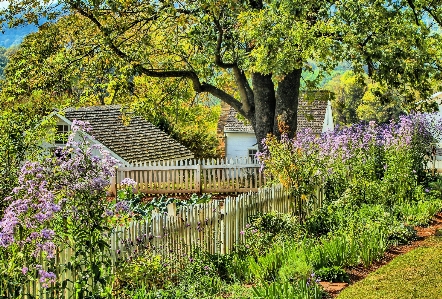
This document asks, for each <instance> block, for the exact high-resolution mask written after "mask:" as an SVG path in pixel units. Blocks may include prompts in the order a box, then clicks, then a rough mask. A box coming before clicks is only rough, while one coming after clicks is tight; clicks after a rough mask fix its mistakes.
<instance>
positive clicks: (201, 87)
mask: <svg viewBox="0 0 442 299" xmlns="http://www.w3.org/2000/svg"><path fill="white" fill-rule="evenodd" d="M70 5H71V7H72V8H73V9H75V10H76V11H78V13H80V14H81V15H83V16H84V17H86V18H88V19H89V20H90V21H91V22H92V23H94V24H95V25H96V26H97V28H98V29H99V30H100V32H101V33H102V34H103V35H104V37H105V42H106V44H107V45H108V46H109V47H110V49H111V50H112V51H113V52H114V53H115V55H117V56H118V57H120V58H121V59H123V60H124V61H126V62H127V63H130V64H131V65H132V66H133V69H134V70H135V71H136V72H138V73H140V74H144V75H146V76H149V77H156V78H187V79H190V80H191V81H192V85H193V89H194V90H195V92H197V93H199V92H208V93H210V94H212V95H213V96H215V97H217V98H219V99H220V100H222V101H224V102H226V103H227V104H229V105H230V106H232V107H233V108H234V109H235V110H237V111H238V112H239V113H240V114H242V115H245V114H246V113H245V111H244V110H243V109H242V104H241V102H239V101H237V100H236V99H235V98H234V97H233V96H231V95H229V94H228V93H226V92H225V91H223V90H221V89H220V88H218V87H216V86H214V85H211V84H208V83H205V82H202V83H201V82H200V80H199V77H198V75H197V74H196V72H194V71H190V70H174V71H168V70H167V71H166V70H155V69H148V68H145V67H144V66H143V65H142V64H140V63H139V62H135V61H134V60H133V59H131V58H130V57H129V55H127V54H126V53H124V52H123V51H122V50H121V49H120V48H118V47H117V46H116V45H115V44H114V43H113V42H112V39H111V38H110V33H109V31H108V30H107V29H106V28H104V27H103V25H102V24H101V23H100V21H99V20H98V19H97V18H96V17H95V16H94V15H93V14H92V13H90V12H88V11H86V10H84V9H83V8H82V7H80V6H79V5H78V3H77V2H70Z"/></svg>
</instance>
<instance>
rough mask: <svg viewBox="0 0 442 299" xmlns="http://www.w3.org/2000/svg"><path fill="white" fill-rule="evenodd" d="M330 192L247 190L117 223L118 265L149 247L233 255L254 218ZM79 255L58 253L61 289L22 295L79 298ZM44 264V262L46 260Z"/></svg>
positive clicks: (317, 201) (294, 209)
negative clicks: (303, 194) (74, 265)
mask: <svg viewBox="0 0 442 299" xmlns="http://www.w3.org/2000/svg"><path fill="white" fill-rule="evenodd" d="M323 199H324V193H323V190H322V189H319V188H318V190H317V191H316V193H315V194H314V195H313V196H312V198H311V199H310V200H309V201H301V200H299V201H296V200H295V199H294V198H293V197H292V196H291V194H290V192H289V191H288V190H287V189H285V188H283V187H282V186H281V185H275V186H272V187H268V188H263V189H259V191H258V192H248V193H243V194H241V195H239V196H237V197H227V198H226V199H224V200H223V201H221V200H212V201H210V202H208V203H205V204H198V205H193V206H187V207H181V209H180V210H178V211H177V210H176V205H174V204H172V205H169V206H168V213H167V214H160V213H155V214H154V215H153V216H152V218H151V219H150V220H141V221H133V222H131V223H130V224H129V225H128V226H122V227H116V228H115V229H114V231H113V232H112V233H111V242H110V247H111V250H110V252H111V258H112V261H113V264H114V266H116V265H118V263H117V262H118V260H119V259H124V258H127V257H128V256H130V255H132V254H134V253H137V254H140V253H142V252H143V251H148V252H150V253H153V254H156V255H161V256H163V257H164V258H166V260H169V261H173V262H174V263H176V265H179V263H180V261H181V260H182V259H186V258H189V257H190V256H191V254H192V252H193V250H194V249H196V248H198V249H200V250H203V251H207V252H210V253H219V254H227V253H230V252H232V250H234V248H235V246H236V245H238V244H240V243H241V242H242V241H244V238H245V234H246V232H245V231H246V227H247V224H248V223H249V219H250V216H252V215H256V214H260V213H266V212H271V211H276V212H279V213H289V214H292V215H298V216H302V215H299V212H300V211H301V210H302V211H303V213H307V214H309V213H310V212H311V211H312V210H315V209H317V208H318V207H320V206H321V205H322V201H323ZM74 255H75V252H74V251H73V250H72V249H66V250H63V251H61V252H58V253H57V254H56V258H55V264H56V265H57V266H56V269H55V274H56V275H57V280H58V282H59V283H61V282H62V281H69V282H68V283H67V285H66V287H65V288H64V289H63V290H62V291H61V292H60V291H56V292H55V291H53V292H51V293H49V292H47V291H46V290H45V289H42V288H41V286H40V284H39V283H38V282H36V281H33V282H31V283H28V284H26V285H24V286H23V287H22V290H23V293H24V294H26V295H24V296H22V297H21V298H26V299H28V298H29V299H30V298H41V299H49V298H59V299H68V298H74V297H73V294H74V284H73V282H75V281H76V277H77V273H75V272H73V271H70V270H68V269H67V268H66V267H65V265H66V264H67V263H68V262H70V261H71V258H72V257H73V256H74ZM43 265H44V262H43Z"/></svg>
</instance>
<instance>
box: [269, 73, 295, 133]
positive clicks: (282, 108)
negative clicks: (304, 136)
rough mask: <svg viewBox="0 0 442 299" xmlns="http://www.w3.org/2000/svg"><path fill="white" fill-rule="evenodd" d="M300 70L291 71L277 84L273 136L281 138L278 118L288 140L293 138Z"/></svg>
mask: <svg viewBox="0 0 442 299" xmlns="http://www.w3.org/2000/svg"><path fill="white" fill-rule="evenodd" d="M301 73H302V69H296V70H293V71H292V72H291V73H289V74H287V75H286V76H285V77H284V79H283V80H282V81H281V82H279V84H278V90H277V92H276V108H275V120H274V127H273V134H275V135H276V136H277V137H280V136H281V132H280V128H279V126H278V118H279V121H281V125H282V126H284V127H286V128H287V129H288V130H287V132H286V133H287V134H288V135H289V137H290V138H292V137H294V136H295V133H296V129H297V126H298V98H299V88H300V86H301Z"/></svg>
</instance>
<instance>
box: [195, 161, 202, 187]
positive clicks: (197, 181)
mask: <svg viewBox="0 0 442 299" xmlns="http://www.w3.org/2000/svg"><path fill="white" fill-rule="evenodd" d="M195 187H196V190H197V192H198V194H201V193H202V191H203V190H202V188H201V187H202V186H201V163H198V164H196V174H195Z"/></svg>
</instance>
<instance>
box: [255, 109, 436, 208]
mask: <svg viewBox="0 0 442 299" xmlns="http://www.w3.org/2000/svg"><path fill="white" fill-rule="evenodd" d="M441 129H442V123H441V121H438V120H436V119H435V118H434V117H430V116H428V115H424V114H413V115H409V116H402V117H400V118H399V120H398V121H392V122H390V123H389V124H384V125H378V124H376V123H375V122H370V123H369V124H356V125H353V126H350V127H345V128H337V129H336V130H334V131H330V132H326V133H324V134H322V135H321V136H315V135H314V134H312V132H311V131H309V130H306V131H301V132H298V133H297V136H296V137H295V138H294V139H288V138H285V137H283V138H282V139H281V140H277V139H276V138H275V137H272V136H270V137H268V138H266V139H264V140H263V144H264V148H265V151H264V152H263V153H261V154H259V155H258V159H259V160H260V162H261V163H262V164H263V168H264V171H265V172H266V174H267V176H268V177H271V178H273V181H277V182H280V183H282V184H283V185H284V186H286V187H289V188H291V190H292V192H293V194H294V195H295V197H296V198H298V199H301V200H304V201H307V202H308V201H309V200H310V199H313V198H314V196H315V192H314V190H315V189H316V188H317V187H325V190H326V195H327V198H328V199H329V200H337V199H345V200H350V201H354V202H356V203H363V202H366V203H386V204H392V203H394V202H400V201H403V200H412V199H413V198H414V194H415V192H414V189H415V188H416V186H417V185H418V184H420V183H423V182H424V181H425V178H426V177H427V176H428V172H427V171H426V165H427V163H426V162H427V160H426V159H428V158H429V156H428V151H429V149H430V147H431V144H432V143H433V142H434V141H435V140H436V139H439V138H440V134H441V132H442V130H441Z"/></svg>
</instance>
